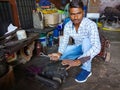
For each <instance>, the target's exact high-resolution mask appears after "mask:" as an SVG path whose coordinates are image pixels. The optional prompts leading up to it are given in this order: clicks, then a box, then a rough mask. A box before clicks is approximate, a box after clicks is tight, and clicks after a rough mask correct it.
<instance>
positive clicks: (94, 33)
mask: <svg viewBox="0 0 120 90" xmlns="http://www.w3.org/2000/svg"><path fill="white" fill-rule="evenodd" d="M69 37H72V38H73V39H74V42H75V45H81V44H82V40H83V39H84V38H89V39H90V42H91V45H92V47H91V48H90V49H89V50H88V51H87V52H85V53H83V55H81V56H80V57H79V58H81V57H86V56H90V57H91V59H92V58H93V57H94V56H96V55H97V54H98V53H99V52H100V50H101V43H100V38H99V32H98V28H97V25H96V23H95V22H94V21H92V20H90V19H88V18H85V17H84V18H83V20H82V21H81V23H80V26H79V28H78V32H76V30H75V27H74V26H73V23H72V21H71V20H70V21H69V22H68V23H67V24H66V25H65V27H64V31H63V41H62V44H60V46H59V49H58V52H60V53H61V54H63V52H64V51H65V49H66V47H67V45H68V42H69ZM79 58H78V59H79Z"/></svg>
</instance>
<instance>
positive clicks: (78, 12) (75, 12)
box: [70, 8, 84, 25]
mask: <svg viewBox="0 0 120 90" xmlns="http://www.w3.org/2000/svg"><path fill="white" fill-rule="evenodd" d="M83 15H84V11H83V10H82V9H81V8H70V18H71V20H72V22H73V23H74V24H75V25H77V24H80V22H81V20H82V18H83Z"/></svg>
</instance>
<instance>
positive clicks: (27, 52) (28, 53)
mask: <svg viewBox="0 0 120 90" xmlns="http://www.w3.org/2000/svg"><path fill="white" fill-rule="evenodd" d="M34 44H35V42H32V43H31V44H30V45H29V46H26V47H24V48H23V49H21V50H20V55H21V57H22V58H23V59H24V60H26V61H29V60H30V59H31V57H32V55H33V50H34Z"/></svg>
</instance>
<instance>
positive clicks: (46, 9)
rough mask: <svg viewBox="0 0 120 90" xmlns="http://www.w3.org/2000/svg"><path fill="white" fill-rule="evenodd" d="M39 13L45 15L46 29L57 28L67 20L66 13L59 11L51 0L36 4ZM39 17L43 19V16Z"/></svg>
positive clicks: (43, 0)
mask: <svg viewBox="0 0 120 90" xmlns="http://www.w3.org/2000/svg"><path fill="white" fill-rule="evenodd" d="M39 12H40V13H42V14H43V25H44V27H55V26H57V24H60V23H61V22H62V20H63V19H64V18H65V15H64V14H65V13H64V11H62V10H58V9H57V8H56V7H55V5H54V4H53V3H51V2H50V1H49V0H40V2H38V3H36V13H39ZM37 17H40V18H41V17H42V16H39V15H38V16H36V18H37ZM38 20H39V19H38ZM38 20H37V21H38ZM33 22H34V18H33Z"/></svg>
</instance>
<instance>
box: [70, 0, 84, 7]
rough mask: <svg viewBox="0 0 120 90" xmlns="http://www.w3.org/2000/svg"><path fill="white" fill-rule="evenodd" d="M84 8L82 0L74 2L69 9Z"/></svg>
mask: <svg viewBox="0 0 120 90" xmlns="http://www.w3.org/2000/svg"><path fill="white" fill-rule="evenodd" d="M83 7H84V5H83V2H82V0H72V1H71V2H70V6H69V8H81V9H83Z"/></svg>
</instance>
